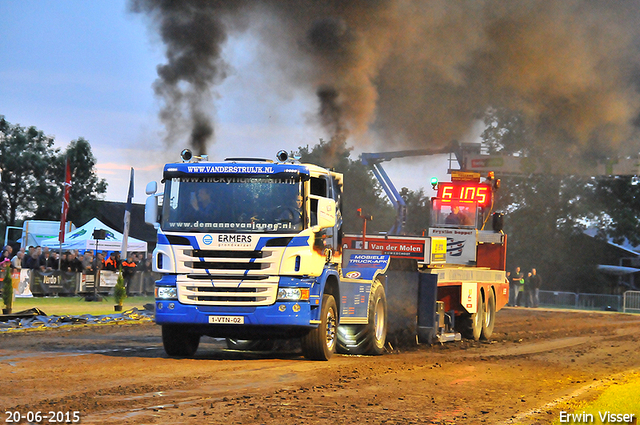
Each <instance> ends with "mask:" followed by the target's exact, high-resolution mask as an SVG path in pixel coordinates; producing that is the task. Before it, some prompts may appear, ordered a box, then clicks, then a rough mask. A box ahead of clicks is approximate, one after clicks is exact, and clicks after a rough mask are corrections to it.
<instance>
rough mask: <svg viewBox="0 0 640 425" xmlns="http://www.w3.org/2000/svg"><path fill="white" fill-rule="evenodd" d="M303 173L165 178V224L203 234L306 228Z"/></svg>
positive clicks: (293, 230) (282, 231)
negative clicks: (294, 176) (277, 176)
mask: <svg viewBox="0 0 640 425" xmlns="http://www.w3.org/2000/svg"><path fill="white" fill-rule="evenodd" d="M301 188H302V184H301V182H300V179H299V178H291V177H286V178H264V177H240V176H215V177H198V178H194V177H179V178H172V179H170V180H167V181H166V182H165V192H164V204H163V207H162V224H161V225H162V229H163V230H165V231H185V232H204V233H209V232H213V233H253V232H260V233H264V232H269V233H291V232H297V231H300V230H302V191H301Z"/></svg>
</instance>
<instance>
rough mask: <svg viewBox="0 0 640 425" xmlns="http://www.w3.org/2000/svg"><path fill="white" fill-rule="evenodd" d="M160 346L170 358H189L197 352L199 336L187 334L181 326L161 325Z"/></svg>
mask: <svg viewBox="0 0 640 425" xmlns="http://www.w3.org/2000/svg"><path fill="white" fill-rule="evenodd" d="M162 345H163V346H164V351H165V353H167V355H168V356H171V357H191V356H193V355H194V354H195V353H196V351H197V350H198V345H200V335H198V334H194V333H190V332H188V331H187V330H186V329H185V328H184V327H183V326H174V325H162Z"/></svg>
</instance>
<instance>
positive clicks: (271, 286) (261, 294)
mask: <svg viewBox="0 0 640 425" xmlns="http://www.w3.org/2000/svg"><path fill="white" fill-rule="evenodd" d="M277 291H278V283H277V281H276V282H274V283H266V282H257V281H253V280H252V281H249V282H238V283H230V282H228V281H225V282H220V283H216V284H212V283H211V282H204V281H202V280H199V281H196V282H194V281H191V282H188V281H179V282H178V299H179V300H180V302H181V303H184V304H198V305H238V306H242V305H271V304H273V303H274V302H275V300H276V293H277Z"/></svg>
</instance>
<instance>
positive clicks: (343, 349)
mask: <svg viewBox="0 0 640 425" xmlns="http://www.w3.org/2000/svg"><path fill="white" fill-rule="evenodd" d="M368 317H369V323H367V324H366V325H340V326H339V327H338V347H337V348H338V352H340V353H346V354H368V355H373V356H379V355H381V354H382V353H384V344H385V343H386V341H387V298H386V296H385V293H384V287H383V286H382V283H381V282H380V281H378V280H376V281H374V283H373V285H372V286H371V296H370V297H369V311H368Z"/></svg>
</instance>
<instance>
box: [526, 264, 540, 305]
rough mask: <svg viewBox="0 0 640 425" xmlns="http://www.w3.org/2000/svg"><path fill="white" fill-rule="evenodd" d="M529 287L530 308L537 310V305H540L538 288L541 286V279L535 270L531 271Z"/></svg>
mask: <svg viewBox="0 0 640 425" xmlns="http://www.w3.org/2000/svg"><path fill="white" fill-rule="evenodd" d="M529 285H530V287H531V301H530V302H531V306H532V307H533V308H538V305H539V304H540V286H542V278H541V277H540V275H539V274H538V272H537V271H536V269H531V277H529Z"/></svg>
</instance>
